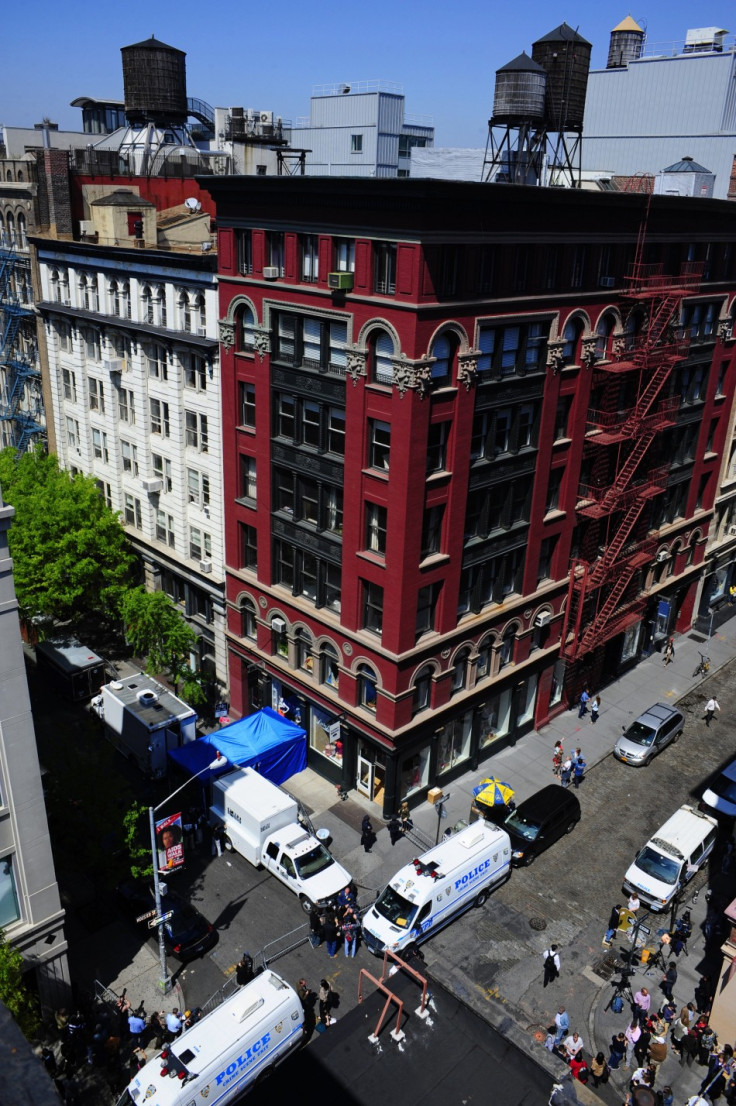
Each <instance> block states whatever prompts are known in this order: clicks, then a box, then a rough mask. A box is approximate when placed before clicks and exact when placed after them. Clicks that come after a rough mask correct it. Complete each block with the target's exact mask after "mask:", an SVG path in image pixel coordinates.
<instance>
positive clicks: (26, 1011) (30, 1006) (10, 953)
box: [0, 931, 41, 1041]
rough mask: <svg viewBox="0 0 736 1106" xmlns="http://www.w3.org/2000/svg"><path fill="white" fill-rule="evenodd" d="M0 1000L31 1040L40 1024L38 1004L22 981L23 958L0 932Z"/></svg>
mask: <svg viewBox="0 0 736 1106" xmlns="http://www.w3.org/2000/svg"><path fill="white" fill-rule="evenodd" d="M0 1000H2V1002H3V1003H4V1004H5V1006H7V1008H8V1010H9V1011H10V1013H11V1014H12V1015H13V1017H14V1018H15V1020H16V1023H17V1025H18V1028H19V1029H20V1030H21V1032H22V1033H23V1034H24V1035H25V1036H26V1037H27V1038H28V1040H29V1041H30V1040H32V1039H33V1037H34V1035H35V1034H36V1031H37V1030H38V1028H39V1026H40V1024H41V1018H40V1015H39V1010H38V1004H37V1002H36V999H35V998H34V996H33V994H32V993H31V992H30V991H29V990H28V988H27V987H26V985H25V983H24V981H23V957H22V955H21V954H20V953H19V952H18V950H17V949H15V948H13V946H12V945H9V944H8V943H7V941H6V940H5V934H4V933H3V932H2V931H0Z"/></svg>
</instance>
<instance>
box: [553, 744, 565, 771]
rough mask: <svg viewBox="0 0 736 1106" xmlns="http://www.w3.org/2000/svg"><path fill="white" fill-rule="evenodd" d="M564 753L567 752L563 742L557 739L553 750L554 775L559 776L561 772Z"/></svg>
mask: <svg viewBox="0 0 736 1106" xmlns="http://www.w3.org/2000/svg"><path fill="white" fill-rule="evenodd" d="M564 755H565V754H564V751H563V748H562V742H561V741H555V747H554V749H553V750H552V774H553V775H554V776H559V774H560V770H561V768H562V760H563V757H564Z"/></svg>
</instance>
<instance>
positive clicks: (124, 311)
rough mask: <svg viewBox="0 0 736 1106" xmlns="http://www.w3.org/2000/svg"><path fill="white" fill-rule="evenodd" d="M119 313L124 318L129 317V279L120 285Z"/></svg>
mask: <svg viewBox="0 0 736 1106" xmlns="http://www.w3.org/2000/svg"><path fill="white" fill-rule="evenodd" d="M120 314H121V315H122V317H123V318H124V319H129V318H130V281H128V280H124V281H123V283H122V284H121V285H120Z"/></svg>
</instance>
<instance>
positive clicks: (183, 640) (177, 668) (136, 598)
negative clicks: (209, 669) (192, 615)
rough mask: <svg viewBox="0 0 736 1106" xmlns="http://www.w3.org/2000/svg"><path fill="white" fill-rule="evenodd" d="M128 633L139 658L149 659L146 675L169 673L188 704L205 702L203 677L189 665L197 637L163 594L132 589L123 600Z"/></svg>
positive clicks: (128, 637) (195, 704)
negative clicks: (147, 673)
mask: <svg viewBox="0 0 736 1106" xmlns="http://www.w3.org/2000/svg"><path fill="white" fill-rule="evenodd" d="M123 620H124V622H125V634H126V637H127V639H128V641H129V642H130V644H131V645H132V646H133V649H134V651H135V653H137V654H138V656H142V657H145V658H146V672H149V673H150V674H151V675H156V674H157V673H159V672H164V671H166V672H168V673H169V675H170V676H171V679H172V680H173V682H174V687H175V688H177V689H178V687H179V684H181V692H182V695H183V696H184V698H185V699H186V700H187V702H189V703H191V704H192V705H193V706H197V705H198V704H200V703H203V702H204V701H205V699H206V694H205V691H204V688H203V687H202V678H201V676H200V675H199V674H198V673H195V672H193V671H192V669H191V667H190V665H189V657H190V654H191V653H192V652H193V651H194V648H195V646H196V644H197V635H196V634H195V633H194V631H193V630H192V629H191V627H190V626H188V625H187V623H186V622H185V621H184V619H183V618H182V616H181V615H180V614H179V611H178V610H177V609H176V607H175V606H174V604H173V603H172V602H171V600H170V599H169V597H168V595H166V594H165V593H164V592H162V591H146V589H145V588H143V587H138V588H133V589H132V590H131V591H129V592H128V593H127V595H126V596H125V598H124V599H123Z"/></svg>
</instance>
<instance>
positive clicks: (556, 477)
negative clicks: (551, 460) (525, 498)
mask: <svg viewBox="0 0 736 1106" xmlns="http://www.w3.org/2000/svg"><path fill="white" fill-rule="evenodd" d="M564 471H565V470H564V469H563V468H556V469H552V471H551V472H550V474H549V484H548V485H547V502H546V504H545V508H546V510H547V511H556V510H557V509H558V507H559V504H560V487H561V486H562V475H563V473H564Z"/></svg>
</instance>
